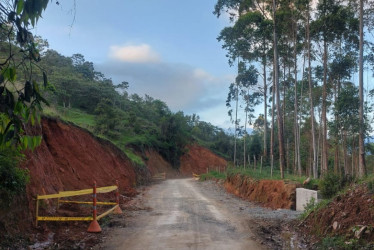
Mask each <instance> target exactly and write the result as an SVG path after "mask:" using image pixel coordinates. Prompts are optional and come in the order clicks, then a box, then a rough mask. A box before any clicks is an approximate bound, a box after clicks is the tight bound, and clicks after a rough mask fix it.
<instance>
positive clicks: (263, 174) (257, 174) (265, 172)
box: [227, 166, 318, 186]
mask: <svg viewBox="0 0 374 250" xmlns="http://www.w3.org/2000/svg"><path fill="white" fill-rule="evenodd" d="M234 174H241V175H244V176H249V177H251V178H253V179H256V180H263V179H266V180H282V178H281V174H280V171H279V169H274V170H273V173H271V169H270V166H266V167H263V168H262V169H261V170H260V168H257V169H256V170H254V169H253V168H229V169H228V170H227V175H234ZM307 178H308V177H307V176H297V175H292V174H288V173H284V179H283V180H285V181H292V182H297V183H301V184H302V183H303V182H304V181H305V180H306V179H307ZM315 185H316V186H318V180H314V179H311V181H310V183H309V184H308V186H315Z"/></svg>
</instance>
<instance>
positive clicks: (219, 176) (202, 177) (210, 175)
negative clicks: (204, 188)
mask: <svg viewBox="0 0 374 250" xmlns="http://www.w3.org/2000/svg"><path fill="white" fill-rule="evenodd" d="M210 179H222V180H224V179H226V173H220V172H218V171H210V172H209V173H206V174H201V175H200V180H201V181H205V180H210Z"/></svg>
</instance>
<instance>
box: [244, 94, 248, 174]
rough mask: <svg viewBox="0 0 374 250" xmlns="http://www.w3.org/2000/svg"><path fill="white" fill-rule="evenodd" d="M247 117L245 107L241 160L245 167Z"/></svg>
mask: <svg viewBox="0 0 374 250" xmlns="http://www.w3.org/2000/svg"><path fill="white" fill-rule="evenodd" d="M248 94H249V90H248ZM247 117H248V110H247V109H245V123H244V137H243V151H244V152H243V158H244V159H243V160H244V163H243V165H244V168H245V155H246V152H245V151H246V150H245V139H246V136H247Z"/></svg>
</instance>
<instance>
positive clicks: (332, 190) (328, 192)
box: [319, 173, 342, 198]
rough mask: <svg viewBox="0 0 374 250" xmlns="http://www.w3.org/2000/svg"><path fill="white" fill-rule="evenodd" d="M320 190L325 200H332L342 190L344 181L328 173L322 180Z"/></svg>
mask: <svg viewBox="0 0 374 250" xmlns="http://www.w3.org/2000/svg"><path fill="white" fill-rule="evenodd" d="M319 188H320V190H321V194H322V196H323V197H324V198H331V197H333V196H334V195H335V194H337V193H338V192H339V190H340V189H341V188H342V180H341V179H340V177H339V176H338V175H336V174H333V173H328V174H327V175H326V176H324V177H323V178H322V179H321V181H320V183H319Z"/></svg>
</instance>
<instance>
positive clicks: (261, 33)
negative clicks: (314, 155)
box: [215, 1, 272, 157]
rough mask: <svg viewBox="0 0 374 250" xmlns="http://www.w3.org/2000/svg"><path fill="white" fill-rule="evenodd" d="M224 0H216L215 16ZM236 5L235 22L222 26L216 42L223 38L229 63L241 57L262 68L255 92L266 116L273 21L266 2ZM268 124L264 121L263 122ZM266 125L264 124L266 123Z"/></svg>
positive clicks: (265, 139) (245, 2)
mask: <svg viewBox="0 0 374 250" xmlns="http://www.w3.org/2000/svg"><path fill="white" fill-rule="evenodd" d="M222 2H223V1H219V2H218V3H217V5H216V11H215V13H216V14H217V16H219V14H220V13H221V11H222V8H223V7H225V6H224V5H221V6H220V8H221V9H219V8H218V7H217V6H218V5H219V4H220V3H221V4H222ZM232 3H233V2H232V1H231V2H230V1H228V2H227V4H228V5H227V6H226V7H227V8H229V7H231V8H234V5H230V4H232ZM237 4H238V5H235V7H236V8H237V10H238V12H239V15H238V17H237V20H236V21H235V24H234V25H233V26H232V27H226V28H224V29H223V30H222V31H221V33H220V35H219V37H218V40H219V41H223V43H224V44H223V46H222V47H223V48H224V49H226V50H227V51H228V53H227V56H228V57H229V63H232V61H234V60H235V58H236V57H239V56H240V57H241V58H243V60H245V61H248V62H256V63H258V64H259V65H261V67H262V79H263V85H262V86H259V87H258V92H261V93H262V95H263V100H264V114H265V119H267V106H268V105H267V100H268V97H267V93H268V83H267V69H266V67H267V65H268V62H269V60H268V58H269V57H270V51H271V42H272V40H271V34H272V21H271V20H270V19H269V18H268V16H269V12H268V10H267V6H268V3H267V2H266V1H237ZM266 124H267V123H266ZM266 126H267V125H266ZM267 131H268V129H266V130H265V131H264V137H263V142H264V143H263V155H264V156H265V157H267V154H268V152H267V151H268V150H267V137H268V135H267Z"/></svg>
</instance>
